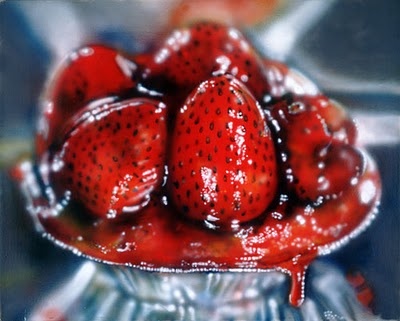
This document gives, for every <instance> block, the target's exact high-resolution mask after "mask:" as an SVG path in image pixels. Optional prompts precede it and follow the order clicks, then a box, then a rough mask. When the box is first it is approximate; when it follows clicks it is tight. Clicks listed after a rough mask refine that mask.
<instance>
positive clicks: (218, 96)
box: [31, 23, 380, 270]
mask: <svg viewBox="0 0 400 321" xmlns="http://www.w3.org/2000/svg"><path fill="white" fill-rule="evenodd" d="M42 107H43V108H42V111H41V116H40V119H39V127H38V132H37V144H36V165H37V167H38V168H39V170H38V171H36V172H35V173H36V174H35V175H36V176H37V179H38V180H39V181H40V185H41V186H44V188H43V195H41V196H37V195H31V197H32V198H34V199H36V202H33V203H36V204H37V203H40V207H39V206H38V207H37V208H36V210H35V211H34V213H35V215H36V216H37V217H38V219H39V221H40V222H41V224H42V226H43V228H44V230H45V231H46V232H48V233H50V234H51V235H52V237H54V238H56V239H57V240H58V241H60V242H61V243H64V244H66V245H67V246H69V247H72V248H74V249H78V250H79V251H81V252H83V253H85V254H86V255H89V256H92V257H96V258H98V259H103V260H106V261H110V262H114V263H125V264H130V265H134V266H138V267H142V268H148V269H159V268H171V269H172V268H173V269H177V268H178V269H182V270H199V269H219V270H229V269H236V268H247V269H251V268H257V269H263V268H271V267H277V266H279V267H281V268H283V269H285V270H291V269H293V266H297V267H299V266H303V267H305V266H306V265H307V263H308V262H309V261H310V259H311V257H314V256H315V255H317V254H319V253H322V252H323V251H327V249H328V247H329V246H333V244H335V243H336V242H342V241H343V240H344V239H346V237H348V236H349V235H352V233H353V232H354V231H355V230H359V229H360V226H362V225H365V222H367V221H368V220H369V219H370V218H371V215H372V214H371V213H373V210H374V209H375V207H376V205H377V202H378V199H379V194H380V187H379V176H378V174H377V170H376V168H375V167H374V165H373V163H372V162H371V160H370V159H369V158H368V156H367V155H366V153H365V152H364V151H363V150H362V149H360V148H358V147H356V146H355V141H356V127H355V125H354V123H353V121H352V120H351V119H349V117H348V116H347V114H346V112H345V111H344V110H343V108H341V107H340V106H339V104H338V103H336V102H334V101H332V100H331V99H329V98H327V97H326V96H325V95H323V94H322V93H320V92H318V90H316V87H315V86H314V85H313V84H312V83H311V82H310V81H309V80H307V79H305V78H304V77H303V76H301V75H300V74H298V73H296V72H294V71H292V70H290V69H288V68H287V67H286V66H284V65H283V64H281V63H278V62H275V61H272V60H269V59H266V58H264V57H262V56H261V55H259V53H258V52H257V51H256V50H255V49H254V48H253V47H252V45H251V44H250V43H249V41H248V40H247V39H246V38H245V37H244V36H243V35H242V34H241V33H240V32H239V31H238V30H236V29H234V28H230V27H227V26H223V25H219V24H212V23H199V24H195V25H193V26H190V27H186V28H181V29H178V30H175V31H174V32H172V34H171V35H169V36H168V37H167V38H166V39H165V40H163V41H162V42H161V43H160V44H158V45H157V46H156V47H155V49H154V50H152V51H151V52H148V53H144V54H135V55H129V54H126V53H122V52H118V51H116V50H114V49H112V48H107V47H104V46H99V45H92V46H88V47H84V48H82V49H79V50H77V51H75V52H74V53H72V54H71V55H70V56H69V57H68V58H67V59H66V61H64V63H63V64H62V65H61V66H60V67H59V68H58V69H57V70H56V72H55V74H54V77H53V79H51V81H50V82H49V85H48V86H47V88H46V91H45V93H44V96H43V105H42ZM38 198H40V201H39V202H38V201H37V199H38ZM43 204H46V205H45V206H43ZM299 257H300V258H303V260H304V262H303V264H302V265H301V264H300V263H299V262H301V259H299ZM294 259H295V260H294ZM288 262H290V263H288ZM296 264H297V265H296Z"/></svg>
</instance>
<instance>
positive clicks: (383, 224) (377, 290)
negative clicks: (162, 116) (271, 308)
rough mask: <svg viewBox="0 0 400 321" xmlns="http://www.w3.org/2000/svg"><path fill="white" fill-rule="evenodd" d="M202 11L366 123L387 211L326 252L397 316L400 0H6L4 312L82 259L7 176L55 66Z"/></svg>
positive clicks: (27, 301) (24, 149) (20, 310)
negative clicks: (236, 29)
mask: <svg viewBox="0 0 400 321" xmlns="http://www.w3.org/2000/svg"><path fill="white" fill-rule="evenodd" d="M199 3H200V4H199ZM238 8H239V9H238ZM204 16H207V17H210V18H211V19H217V20H222V21H225V22H228V23H232V24H235V25H237V26H240V27H241V28H242V29H243V30H244V32H245V33H246V34H247V35H248V36H249V37H250V38H251V39H252V40H254V42H255V44H256V45H257V47H258V49H259V50H260V51H261V52H263V53H264V54H266V55H268V56H270V57H271V58H275V59H278V60H281V61H284V62H286V63H288V64H289V65H291V66H293V67H295V68H297V69H298V70H300V71H302V72H303V73H304V74H305V75H307V76H308V77H310V78H311V79H312V80H314V81H315V82H316V83H317V84H318V85H319V86H320V88H321V89H322V90H323V91H324V92H326V93H327V94H328V95H329V96H331V97H332V98H334V99H336V100H338V101H340V102H341V103H343V104H344V105H345V106H346V107H347V108H348V109H349V110H350V112H351V113H352V114H353V115H354V117H355V118H356V119H357V120H358V123H359V129H360V141H361V142H362V143H365V144H367V147H368V150H369V151H370V152H371V154H372V155H373V157H374V158H375V159H376V161H377V163H378V166H379V168H380V170H381V174H382V178H383V198H382V204H381V207H380V214H379V216H378V217H377V219H376V220H375V222H374V223H373V224H372V225H371V226H370V227H369V228H368V230H367V231H366V232H365V233H363V234H362V235H361V236H360V237H358V238H357V239H356V240H354V241H352V242H351V243H350V244H348V245H347V246H345V247H343V248H342V249H340V250H339V251H337V252H335V253H334V254H331V255H329V256H327V257H324V258H322V259H321V260H324V261H328V262H333V263H334V264H335V265H337V266H338V268H339V269H341V270H342V271H343V273H345V274H349V273H350V274H351V273H361V275H363V277H365V279H366V280H367V281H366V282H367V283H368V284H369V286H370V287H371V289H372V291H373V294H374V297H373V300H372V303H371V307H370V308H371V309H372V311H373V312H374V313H375V314H376V315H380V316H381V317H382V318H384V319H400V304H399V302H400V179H399V178H400V56H399V53H400V2H399V1H397V0H386V1H379V0H368V1H367V0H365V1H363V0H346V1H344V0H341V1H340V0H336V1H335V0H326V1H321V0H308V1H296V0H292V1H289V0H287V1H284V0H270V1H268V0H265V1H253V2H251V1H243V0H239V1H237V2H236V1H233V2H232V1H231V2H229V1H226V0H221V1H210V0H205V1H201V2H200V1H195V0H192V1H190V0H189V1H181V0H162V1H156V0H150V1H144V0H143V1H109V2H105V1H99V2H94V1H82V2H78V1H61V0H58V1H57V0H56V1H40V0H39V1H4V2H0V108H1V113H0V168H1V173H0V184H1V185H0V201H1V203H0V269H1V270H0V271H1V276H0V319H1V317H2V318H3V319H2V320H4V321H6V320H7V321H8V320H23V319H24V317H26V315H28V314H29V311H31V309H32V308H33V307H34V306H35V305H36V304H37V303H38V302H39V301H40V300H41V298H42V297H43V295H44V294H45V293H47V292H48V291H49V290H51V289H54V288H55V287H56V286H57V282H59V280H61V279H62V278H63V277H65V276H68V275H69V274H71V273H72V272H73V271H74V270H75V269H76V267H77V266H78V265H79V264H81V263H82V262H83V259H82V258H79V257H76V256H74V255H73V254H72V253H69V252H68V251H64V250H61V249H59V248H58V247H55V246H54V245H53V244H51V243H50V242H49V241H47V240H44V239H42V237H41V236H40V235H38V234H37V233H35V231H34V229H33V226H32V224H31V220H30V218H29V217H28V215H27V214H26V212H25V209H24V202H23V199H22V197H21V195H20V194H19V193H18V190H17V187H16V185H15V184H14V183H13V182H12V181H11V180H10V178H9V175H8V172H9V169H10V167H11V166H12V164H14V163H15V162H16V161H17V160H18V159H20V158H21V157H23V156H25V155H29V154H30V153H31V146H32V137H33V133H34V129H35V125H36V124H35V119H36V115H37V104H38V97H39V95H40V92H41V89H42V87H43V84H44V82H45V81H46V77H47V76H48V74H49V72H50V71H51V70H52V68H53V67H54V65H55V64H57V63H58V62H59V61H60V59H62V57H63V56H64V55H66V54H67V53H68V52H70V51H71V50H73V49H75V48H77V47H79V46H81V45H83V44H86V43H89V42H91V43H93V42H101V43H105V44H108V45H111V46H114V47H117V48H120V49H124V50H127V51H130V52H136V51H142V50H145V49H146V48H148V47H149V46H151V43H152V42H153V41H155V40H156V39H158V38H159V37H160V36H161V35H163V34H165V32H166V31H167V30H170V29H171V28H172V26H174V25H179V24H184V23H186V22H187V21H188V20H193V19H197V18H199V17H204Z"/></svg>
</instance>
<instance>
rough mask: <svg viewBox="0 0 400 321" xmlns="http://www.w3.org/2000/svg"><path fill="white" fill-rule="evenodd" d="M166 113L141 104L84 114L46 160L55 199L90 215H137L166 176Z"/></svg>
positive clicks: (147, 102)
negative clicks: (73, 203) (73, 204)
mask: <svg viewBox="0 0 400 321" xmlns="http://www.w3.org/2000/svg"><path fill="white" fill-rule="evenodd" d="M165 145H166V125H165V108H164V106H163V105H162V104H160V103H158V102H156V101H152V100H145V99H131V100H129V101H125V102H123V103H114V104H111V105H102V106H99V107H97V108H94V109H87V110H83V113H82V115H81V117H79V118H78V119H77V120H75V121H74V124H73V126H72V127H71V128H70V129H69V130H68V133H67V134H66V136H65V137H64V140H63V141H62V144H61V145H60V146H58V147H57V148H56V149H55V150H54V151H53V154H52V156H51V160H50V168H51V172H50V184H51V185H52V186H53V187H54V188H55V190H56V194H57V195H58V198H64V199H67V200H68V199H69V198H72V199H73V200H75V201H78V202H79V203H81V204H83V205H84V206H85V207H86V209H87V210H89V212H90V213H92V214H94V215H97V216H101V217H106V216H107V217H115V216H116V215H119V214H121V213H122V212H132V211H136V210H137V209H138V208H140V207H141V206H142V205H143V204H145V203H146V202H147V201H148V199H149V194H150V193H151V192H152V191H153V190H154V189H155V188H157V187H158V186H159V185H160V184H161V182H162V180H163V176H164V158H165Z"/></svg>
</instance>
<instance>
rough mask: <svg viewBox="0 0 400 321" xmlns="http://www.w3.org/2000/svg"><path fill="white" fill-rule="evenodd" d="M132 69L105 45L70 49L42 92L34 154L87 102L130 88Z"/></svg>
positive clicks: (50, 141) (118, 93) (132, 64)
mask: <svg viewBox="0 0 400 321" xmlns="http://www.w3.org/2000/svg"><path fill="white" fill-rule="evenodd" d="M136 69H137V65H136V64H135V63H134V62H133V61H132V60H129V59H128V58H127V57H126V56H124V55H123V54H122V53H119V52H118V51H116V50H114V49H111V48H108V47H104V46H100V45H93V46H87V47H83V48H80V49H79V50H76V51H74V52H72V53H71V54H70V55H69V56H68V57H67V59H66V60H65V61H64V62H63V63H62V64H61V65H60V66H58V68H57V70H56V72H55V74H54V76H53V78H52V79H51V82H50V83H49V86H47V88H46V91H45V92H44V95H43V102H42V111H41V118H40V120H39V126H38V127H39V128H38V135H37V144H36V146H37V153H38V154H39V155H41V154H42V153H43V152H44V151H45V150H46V148H47V147H48V146H49V145H50V144H51V143H52V142H53V139H54V138H55V137H57V136H58V135H59V134H60V131H61V129H62V128H63V123H64V122H65V120H66V119H68V118H69V117H70V116H72V115H73V114H74V113H75V112H77V111H78V110H79V109H80V108H82V107H83V106H85V105H86V104H87V103H89V102H90V101H93V100H95V99H98V98H104V97H108V96H119V95H120V94H121V93H122V92H123V91H127V90H130V89H131V88H133V87H134V86H135V81H133V76H134V74H135V70H136Z"/></svg>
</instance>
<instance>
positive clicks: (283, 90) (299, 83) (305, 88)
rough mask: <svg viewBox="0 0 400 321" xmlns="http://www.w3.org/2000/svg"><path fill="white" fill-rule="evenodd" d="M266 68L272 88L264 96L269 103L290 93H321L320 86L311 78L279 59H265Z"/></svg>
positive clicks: (311, 94) (264, 99) (312, 94)
mask: <svg viewBox="0 0 400 321" xmlns="http://www.w3.org/2000/svg"><path fill="white" fill-rule="evenodd" d="M264 68H265V73H266V75H267V80H268V83H269V88H270V90H269V92H268V95H265V96H264V98H263V101H264V102H265V103H267V104H268V103H269V102H270V101H274V100H276V98H278V99H279V98H281V97H282V96H284V95H286V94H288V93H291V94H295V95H308V96H315V95H317V94H318V93H319V90H318V87H317V86H316V85H315V84H314V83H313V82H312V81H311V80H310V79H308V78H307V77H306V76H304V75H303V74H301V73H300V72H298V71H297V70H295V69H292V68H289V67H288V66H286V65H285V64H283V63H281V62H279V61H276V60H271V59H264Z"/></svg>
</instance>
